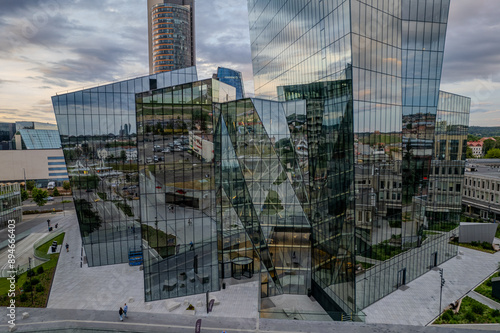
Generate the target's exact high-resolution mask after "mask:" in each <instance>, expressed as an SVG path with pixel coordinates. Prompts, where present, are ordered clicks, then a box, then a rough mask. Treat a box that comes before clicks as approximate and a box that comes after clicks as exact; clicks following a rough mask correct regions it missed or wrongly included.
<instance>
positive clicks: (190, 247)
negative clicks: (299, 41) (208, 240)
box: [189, 241, 194, 250]
mask: <svg viewBox="0 0 500 333" xmlns="http://www.w3.org/2000/svg"><path fill="white" fill-rule="evenodd" d="M189 250H194V244H193V242H192V241H191V242H189Z"/></svg>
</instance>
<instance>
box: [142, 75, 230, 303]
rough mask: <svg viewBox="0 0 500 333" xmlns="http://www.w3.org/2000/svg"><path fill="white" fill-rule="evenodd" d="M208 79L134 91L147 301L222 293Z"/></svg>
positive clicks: (219, 91) (214, 92) (219, 94)
mask: <svg viewBox="0 0 500 333" xmlns="http://www.w3.org/2000/svg"><path fill="white" fill-rule="evenodd" d="M234 97H235V89H234V88H233V87H230V86H228V85H226V84H224V83H221V82H219V81H217V80H213V79H209V80H204V81H198V82H193V83H188V84H182V85H175V86H172V87H168V88H164V89H158V90H152V91H149V92H144V93H140V94H137V97H136V103H137V113H136V115H137V129H138V130H137V133H138V140H137V142H138V160H139V165H138V170H137V171H138V182H139V184H140V189H141V192H140V211H141V222H142V225H141V227H142V235H143V239H144V242H143V244H144V251H143V253H144V280H145V284H144V285H145V299H146V301H151V300H158V299H166V298H173V297H180V296H185V295H193V294H199V293H204V292H206V291H215V290H219V280H218V278H219V271H218V270H219V264H218V253H217V218H216V213H217V210H216V208H215V202H216V200H215V198H216V195H215V177H214V163H215V153H214V135H215V134H214V129H215V127H216V120H217V119H218V117H217V113H215V111H214V109H213V103H216V102H225V101H227V100H233V99H234Z"/></svg>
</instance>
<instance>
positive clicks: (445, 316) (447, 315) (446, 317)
mask: <svg viewBox="0 0 500 333" xmlns="http://www.w3.org/2000/svg"><path fill="white" fill-rule="evenodd" d="M450 312H451V314H450ZM452 315H453V311H451V310H447V311H445V313H443V315H442V316H441V320H442V321H445V322H449V321H450V320H451V318H452Z"/></svg>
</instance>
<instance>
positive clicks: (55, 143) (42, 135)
mask: <svg viewBox="0 0 500 333" xmlns="http://www.w3.org/2000/svg"><path fill="white" fill-rule="evenodd" d="M19 134H20V135H21V140H22V148H23V149H60V148H61V138H60V136H59V132H58V131H57V130H38V129H21V130H19Z"/></svg>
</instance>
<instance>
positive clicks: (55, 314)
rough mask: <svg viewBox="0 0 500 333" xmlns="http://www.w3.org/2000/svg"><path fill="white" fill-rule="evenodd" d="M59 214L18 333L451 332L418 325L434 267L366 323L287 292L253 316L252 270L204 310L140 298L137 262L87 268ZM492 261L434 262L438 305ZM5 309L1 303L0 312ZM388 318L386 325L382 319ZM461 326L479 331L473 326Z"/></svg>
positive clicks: (479, 257)
mask: <svg viewBox="0 0 500 333" xmlns="http://www.w3.org/2000/svg"><path fill="white" fill-rule="evenodd" d="M65 215H66V216H61V217H60V219H61V224H62V225H63V227H64V231H65V232H66V236H65V239H64V243H66V242H67V243H68V244H70V247H69V252H66V251H62V253H61V256H60V258H59V263H58V266H57V270H56V274H55V277H54V283H53V286H52V290H51V294H50V298H49V301H48V305H47V309H18V320H19V321H18V324H19V325H18V327H17V331H19V332H35V331H36V332H42V331H43V330H44V329H45V328H46V331H54V330H55V329H65V328H71V331H72V332H73V331H77V330H76V329H77V328H87V329H88V328H91V329H96V328H100V329H104V330H107V329H117V328H120V329H121V330H123V331H129V332H146V331H149V332H156V331H157V332H163V331H165V330H166V329H168V331H171V332H192V330H193V327H194V324H195V322H196V320H197V319H200V318H201V319H202V320H203V327H204V329H203V330H202V331H203V332H221V331H222V330H223V329H225V330H226V331H227V332H228V333H229V332H372V331H373V329H375V328H377V331H378V332H403V331H404V332H424V331H425V332H458V331H457V330H456V327H455V328H444V327H443V326H440V327H425V325H428V324H429V323H430V322H432V321H433V319H434V318H435V317H436V316H437V315H438V312H439V280H440V277H439V272H438V271H436V270H431V271H429V272H428V273H426V274H425V275H423V276H421V277H420V278H418V279H416V280H414V281H412V282H410V283H409V284H408V285H407V287H409V288H408V289H406V290H404V291H403V290H397V291H396V292H394V293H392V294H390V295H388V296H387V297H385V298H383V299H381V300H379V301H378V302H376V303H374V304H372V305H371V306H369V307H368V308H366V309H365V310H364V312H365V314H366V323H339V322H331V321H330V322H328V321H323V322H318V321H314V322H308V321H307V320H308V319H313V318H314V317H317V318H320V317H324V315H325V313H324V312H323V313H321V314H320V312H321V311H320V310H321V307H319V304H318V303H317V302H315V301H314V299H312V298H311V299H310V298H308V297H306V296H303V297H300V296H293V295H282V296H280V297H275V298H273V299H272V301H273V302H274V306H275V307H276V308H275V309H274V310H268V311H270V312H271V313H272V312H273V311H282V310H285V311H283V313H282V314H281V316H279V317H281V318H283V319H287V320H276V319H268V318H259V317H260V315H259V308H258V307H259V304H258V298H259V297H258V296H259V294H258V293H259V282H258V279H257V275H256V276H255V277H254V278H253V279H251V280H248V282H243V281H235V280H232V279H227V280H225V282H226V285H227V287H226V289H225V290H221V291H219V292H212V293H210V298H216V299H217V301H218V302H217V303H218V304H217V305H215V306H214V308H213V312H212V313H210V314H207V313H206V301H205V297H206V296H205V294H201V295H194V296H186V297H179V298H176V299H169V300H161V301H155V302H148V303H146V302H144V282H143V281H144V280H143V272H142V271H140V269H139V267H137V266H129V265H128V264H119V265H109V266H101V267H88V266H87V265H86V264H84V263H83V264H82V263H81V237H80V233H79V228H78V223H77V219H76V216H75V212H74V211H69V212H68V211H67V212H66V213H65ZM54 220H55V219H54ZM499 261H500V253H496V254H488V253H484V252H479V251H474V250H470V249H466V248H460V255H459V256H458V257H455V258H453V259H451V260H449V261H447V262H445V263H444V264H442V265H441V266H440V267H441V268H443V269H444V277H445V279H446V284H445V286H444V288H443V301H442V306H443V307H445V306H446V305H447V304H449V303H451V302H454V301H456V300H457V299H459V298H461V297H462V296H463V295H465V294H467V293H469V292H470V291H471V289H473V288H474V287H475V286H476V285H478V284H479V283H481V282H482V281H483V280H484V279H485V278H487V277H488V276H489V275H490V274H491V273H493V272H494V271H495V269H496V268H497V265H498V262H499ZM242 282H243V283H242ZM286 296H290V297H286ZM471 297H474V298H476V299H477V298H480V297H481V296H480V295H479V296H478V295H476V294H475V293H471ZM124 303H127V304H128V305H129V311H130V316H129V317H130V318H129V320H128V321H127V322H125V323H120V322H119V320H118V315H117V312H118V309H119V307H120V306H123V304H124ZM188 303H190V304H192V305H194V306H195V308H196V314H195V315H194V316H193V315H192V314H187V313H186V312H185V309H186V307H187V306H186V305H187V304H188ZM490 306H491V305H490ZM493 306H494V304H493ZM290 309H291V310H292V311H294V310H297V309H299V310H300V312H303V313H309V315H306V316H301V317H300V318H297V319H305V320H294V321H292V320H290V319H292V318H294V317H296V316H294V315H292V316H287V315H286V312H287V311H290ZM5 310H6V309H5V308H2V309H1V312H2V313H3V312H4V311H5ZM22 312H28V313H29V314H30V317H29V318H27V319H20V318H21V317H22V316H21V313H22ZM268 315H269V313H267V315H266V314H265V315H264V316H265V317H267V316H268ZM287 317H288V318H287ZM273 318H275V317H274V316H273ZM42 322H43V323H42ZM4 323H5V322H3V323H0V324H4ZM292 323H293V324H292ZM388 323H390V324H391V325H389V326H388V325H385V324H388ZM120 325H121V326H120ZM372 325H375V326H372ZM393 325H412V326H404V327H403V326H393ZM460 328H462V329H472V330H478V327H477V326H474V325H464V326H460ZM480 328H481V329H485V330H488V329H490V330H495V329H499V327H498V326H495V325H482V326H481V327H480ZM4 329H5V330H6V329H7V326H6V325H4V326H1V325H0V331H4Z"/></svg>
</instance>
